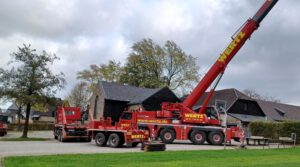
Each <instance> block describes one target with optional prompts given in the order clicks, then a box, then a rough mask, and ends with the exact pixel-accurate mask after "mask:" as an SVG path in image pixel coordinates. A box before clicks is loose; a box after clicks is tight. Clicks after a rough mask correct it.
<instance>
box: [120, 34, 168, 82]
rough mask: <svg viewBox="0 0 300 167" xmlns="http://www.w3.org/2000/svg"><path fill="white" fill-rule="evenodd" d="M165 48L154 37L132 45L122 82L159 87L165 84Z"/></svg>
mask: <svg viewBox="0 0 300 167" xmlns="http://www.w3.org/2000/svg"><path fill="white" fill-rule="evenodd" d="M163 56H164V53H163V50H162V48H161V47H160V46H159V45H157V44H155V43H154V42H153V41H152V39H143V40H142V41H139V42H137V43H135V44H134V45H133V46H132V52H131V53H130V54H129V57H128V58H127V63H126V65H125V67H124V72H123V73H122V75H121V77H120V78H121V83H127V84H129V85H133V86H138V87H146V88H157V87H161V86H163V85H165V83H164V80H163V78H162V75H163Z"/></svg>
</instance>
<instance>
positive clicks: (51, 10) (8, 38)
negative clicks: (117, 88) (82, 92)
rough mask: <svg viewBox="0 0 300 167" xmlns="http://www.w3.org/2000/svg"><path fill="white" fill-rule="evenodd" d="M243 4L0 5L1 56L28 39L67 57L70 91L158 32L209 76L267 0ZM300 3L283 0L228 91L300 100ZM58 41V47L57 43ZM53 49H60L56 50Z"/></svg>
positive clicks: (234, 66) (239, 62) (233, 67)
mask: <svg viewBox="0 0 300 167" xmlns="http://www.w3.org/2000/svg"><path fill="white" fill-rule="evenodd" d="M262 3H263V1H262V0H251V1H240V0H220V1H206V0H201V1H192V0H189V1H179V0H178V1H167V0H164V1H138V0H129V1H125V0H123V1H114V2H113V3H112V2H111V1H105V0H103V1H98V0H88V1H79V0H74V1H64V2H63V1H56V0H51V1H38V0H31V1H29V0H20V1H17V2H16V1H10V0H3V1H1V2H0V25H1V26H0V46H1V48H0V56H1V60H2V62H1V63H0V67H4V66H5V64H4V63H3V62H4V61H6V60H7V59H8V58H9V56H8V55H9V53H11V52H13V51H16V48H17V46H18V45H21V44H22V43H23V42H26V41H28V42H30V43H33V47H36V48H37V49H38V50H43V49H48V50H49V51H53V52H55V53H56V54H57V55H58V56H59V57H61V62H60V63H59V64H58V65H57V66H55V68H54V70H55V71H57V72H58V71H63V72H64V73H65V74H66V76H67V81H68V83H69V84H68V86H67V89H66V90H64V91H62V92H61V93H60V94H59V96H64V95H65V94H67V93H68V91H69V90H70V88H71V87H72V85H74V83H75V82H76V72H77V71H80V70H82V69H85V68H88V67H89V65H90V64H101V63H105V62H107V61H108V60H110V59H117V60H120V61H122V62H124V60H125V59H126V56H127V54H128V52H129V51H130V46H131V45H132V43H134V42H136V41H138V40H140V39H142V38H146V37H150V38H152V39H154V40H155V41H157V42H158V43H160V44H163V42H165V41H166V40H174V41H175V42H176V43H178V44H179V45H180V46H181V47H182V49H183V50H185V51H186V52H187V53H189V54H192V55H193V56H195V57H197V61H198V62H199V65H200V66H201V71H202V75H203V74H204V73H205V72H204V71H205V69H208V68H209V65H211V64H212V63H214V61H215V60H216V58H217V57H218V55H219V54H220V53H221V52H222V51H223V49H224V48H225V47H226V46H227V44H228V43H229V42H230V36H231V35H232V34H233V33H234V32H235V31H236V30H237V29H238V28H239V27H240V26H241V25H242V24H243V23H244V22H245V21H246V20H247V19H248V18H250V17H252V16H253V14H254V13H255V12H256V10H257V9H258V8H259V7H260V6H261V5H262ZM299 6H300V1H297V0H289V1H283V0H280V1H279V2H278V4H277V5H276V6H275V8H274V9H273V10H272V11H271V12H270V14H269V15H268V16H267V17H266V19H265V20H264V21H263V22H262V24H261V27H260V28H259V29H258V31H256V32H255V33H254V34H253V36H252V38H251V40H250V41H248V42H247V43H246V44H245V46H244V47H243V48H242V49H241V51H240V52H239V53H238V54H237V55H236V57H235V58H234V59H233V61H232V63H230V64H229V66H228V69H227V71H226V73H225V76H224V79H223V80H222V82H221V83H220V88H228V87H235V88H238V89H240V90H243V89H246V88H254V89H256V90H257V91H258V92H261V93H263V94H268V95H271V96H275V97H277V98H280V99H282V100H283V101H285V102H290V103H294V104H300V97H299V95H298V94H299V93H300V87H299V86H298V85H299V83H300V77H299V75H298V71H299V65H298V63H300V56H299V51H300V48H299V39H300V33H299V29H300V20H299V19H298V17H299V14H300V13H299V11H300V10H299V9H300V7H299ZM50 44H51V45H53V47H51V46H49V45H50ZM53 48H55V49H54V50H53Z"/></svg>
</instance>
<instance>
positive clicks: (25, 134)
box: [22, 103, 31, 138]
mask: <svg viewBox="0 0 300 167" xmlns="http://www.w3.org/2000/svg"><path fill="white" fill-rule="evenodd" d="M30 110H31V104H30V103H27V106H26V118H25V124H24V129H23V135H22V138H27V133H28V124H29V116H30Z"/></svg>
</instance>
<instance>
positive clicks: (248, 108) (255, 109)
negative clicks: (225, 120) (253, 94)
mask: <svg viewBox="0 0 300 167" xmlns="http://www.w3.org/2000/svg"><path fill="white" fill-rule="evenodd" d="M228 113H233V114H246V115H253V116H265V114H264V113H263V111H262V110H261V108H260V107H259V106H258V104H257V103H256V102H254V101H249V100H237V101H236V102H235V103H234V104H233V105H232V106H231V107H230V109H229V110H228Z"/></svg>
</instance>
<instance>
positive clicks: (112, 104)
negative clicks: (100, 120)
mask: <svg viewBox="0 0 300 167" xmlns="http://www.w3.org/2000/svg"><path fill="white" fill-rule="evenodd" d="M127 103H128V102H124V101H115V100H105V106H104V118H107V117H110V118H111V120H112V122H118V121H119V118H120V116H121V114H122V113H123V111H124V110H125V108H126V107H127Z"/></svg>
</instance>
